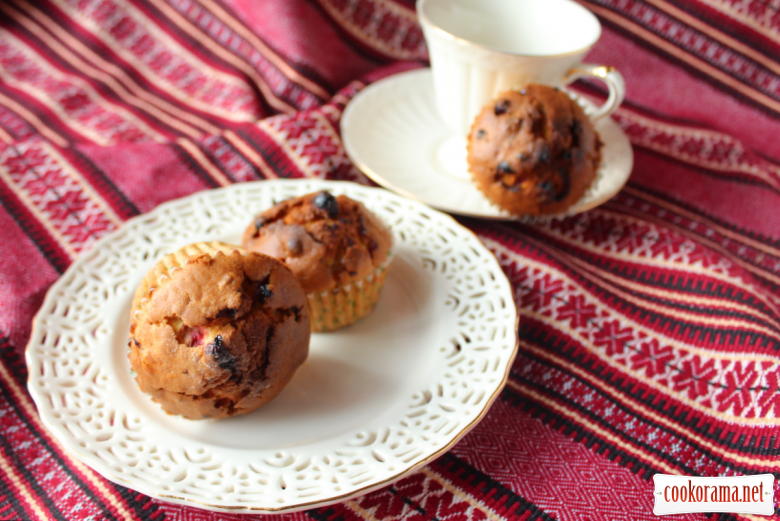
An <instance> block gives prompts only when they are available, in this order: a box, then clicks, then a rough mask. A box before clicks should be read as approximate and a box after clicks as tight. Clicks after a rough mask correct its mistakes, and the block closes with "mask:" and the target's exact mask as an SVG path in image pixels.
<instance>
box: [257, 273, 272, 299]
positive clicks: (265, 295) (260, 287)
mask: <svg viewBox="0 0 780 521" xmlns="http://www.w3.org/2000/svg"><path fill="white" fill-rule="evenodd" d="M269 278H270V277H266V278H265V279H264V280H260V281H257V282H255V302H259V303H260V304H263V303H265V301H266V299H269V298H271V296H272V295H273V294H274V292H273V291H271V288H270V287H269V286H268V279H269Z"/></svg>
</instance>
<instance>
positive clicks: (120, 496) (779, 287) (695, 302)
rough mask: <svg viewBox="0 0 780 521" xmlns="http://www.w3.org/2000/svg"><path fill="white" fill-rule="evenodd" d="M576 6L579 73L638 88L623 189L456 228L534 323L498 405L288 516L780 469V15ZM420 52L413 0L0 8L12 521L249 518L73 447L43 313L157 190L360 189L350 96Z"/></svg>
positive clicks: (641, 1)
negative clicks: (59, 412) (59, 432)
mask: <svg viewBox="0 0 780 521" xmlns="http://www.w3.org/2000/svg"><path fill="white" fill-rule="evenodd" d="M582 3H583V4H584V5H585V6H586V7H588V8H589V9H591V10H593V11H594V12H595V13H596V14H597V15H598V16H599V18H600V20H601V21H602V24H603V25H604V34H603V36H602V38H601V40H600V42H599V43H598V44H597V46H596V47H595V48H594V50H593V51H592V53H591V55H590V56H589V57H588V61H591V62H595V63H606V64H610V65H614V66H616V67H617V68H618V69H619V70H620V71H621V72H622V73H623V75H624V76H625V78H626V82H627V86H628V98H627V101H626V103H625V104H624V106H623V107H622V108H621V109H620V110H619V111H618V112H617V114H616V115H615V116H614V117H615V119H616V120H617V121H618V122H619V123H620V125H621V126H622V128H623V129H624V130H625V132H626V133H627V134H628V136H629V137H630V139H631V141H632V143H633V146H634V153H635V165H636V166H635V168H634V172H633V175H632V178H631V181H630V182H629V185H628V186H627V187H626V188H625V189H624V190H623V191H622V192H621V193H620V194H619V195H618V196H617V197H616V198H615V199H614V200H612V201H611V202H609V203H608V204H606V205H604V206H602V207H600V208H598V209H596V210H593V211H590V212H587V213H585V214H583V215H580V216H577V217H574V218H570V219H567V220H564V221H560V222H555V223H553V224H547V225H534V226H524V225H517V224H508V223H507V224H496V223H491V222H480V221H478V220H462V222H463V224H465V225H466V226H468V227H470V228H471V229H473V230H474V231H475V232H476V233H477V234H478V235H479V237H480V238H481V239H482V240H483V241H484V243H485V244H486V245H487V246H488V247H489V248H490V249H491V250H492V251H493V252H494V253H495V254H496V256H497V257H498V259H499V261H500V262H501V264H502V266H503V267H504V270H505V272H506V274H507V276H508V277H509V279H510V280H511V282H512V284H513V286H514V288H515V296H516V301H517V304H518V308H519V312H520V315H521V317H520V331H519V335H520V351H519V355H518V357H517V360H516V362H515V364H514V366H513V368H512V372H511V375H510V379H509V383H508V385H507V386H506V388H505V389H504V391H503V392H502V393H501V395H500V399H499V400H498V401H497V402H496V403H495V405H494V406H493V408H492V409H491V411H490V413H489V415H488V416H487V417H486V418H485V420H484V421H483V422H482V423H481V424H480V425H479V426H478V427H477V428H476V429H475V430H474V431H472V432H471V433H470V434H469V435H468V436H467V437H466V438H465V439H464V440H463V441H461V442H460V443H459V444H458V445H457V446H456V447H455V448H454V449H453V450H452V451H451V452H450V453H449V454H447V455H446V456H444V457H442V458H441V459H439V460H438V461H436V462H434V463H432V464H431V465H430V466H428V467H427V468H425V469H423V470H422V471H421V472H418V473H417V474H415V475H413V476H411V477H408V478H406V479H403V480H401V481H400V482H398V483H396V484H395V485H393V486H391V487H387V488H385V489H383V490H380V491H378V492H375V493H372V494H370V495H368V496H365V497H362V498H359V499H356V500H352V501H347V502H345V503H342V504H339V505H336V506H332V507H328V508H321V509H315V510H311V511H308V512H302V513H298V514H290V515H285V516H281V517H278V518H277V519H280V521H281V520H282V519H284V520H286V519H301V520H303V519H314V520H317V521H325V520H331V521H335V520H344V521H351V520H359V519H368V520H380V521H386V520H388V521H389V520H396V519H398V520H400V519H412V520H420V521H423V520H432V521H435V520H442V521H443V520H481V519H491V520H496V519H502V518H518V519H534V520H535V519H559V520H586V519H587V520H601V519H605V520H606V519H610V520H611V519H630V520H643V519H655V517H654V516H653V515H652V503H653V499H652V498H653V496H652V481H651V477H652V475H653V474H654V473H656V472H664V473H671V474H674V473H681V474H698V475H708V476H710V475H735V474H749V473H758V472H762V473H763V472H772V473H775V475H776V476H780V436H778V434H780V430H779V428H780V388H779V386H780V351H779V348H780V13H778V3H777V2H769V1H764V0H587V1H582ZM426 59H427V52H426V48H425V42H424V40H423V38H422V33H421V31H420V28H419V26H418V25H417V21H416V17H415V14H414V10H413V4H412V2H411V1H401V0H397V1H396V0H148V1H141V0H51V1H47V2H33V1H31V0H16V1H9V2H2V3H0V520H3V519H60V520H65V519H67V520H81V519H94V520H98V519H154V520H163V519H166V520H207V519H241V518H242V517H240V516H237V515H236V516H226V515H218V514H212V513H208V512H203V511H199V510H196V509H192V508H187V507H180V506H173V505H169V504H166V503H163V502H159V501H156V500H151V499H149V498H148V497H145V496H143V495H141V494H138V493H136V492H134V491H132V490H128V489H126V488H124V487H121V486H117V485H114V484H112V483H110V482H108V481H106V480H104V479H103V478H101V477H99V476H98V475H96V474H95V473H94V472H92V471H91V470H90V469H88V468H86V467H85V466H84V465H82V464H80V463H78V462H77V461H76V460H75V459H73V458H72V457H71V456H70V455H69V454H68V453H67V452H66V451H65V450H64V449H63V448H62V447H61V446H60V445H59V444H58V443H57V442H56V441H55V440H54V439H53V438H52V437H51V436H50V435H49V434H48V432H47V431H46V429H45V428H44V427H43V425H42V424H41V422H40V421H39V420H38V416H37V412H36V410H35V406H34V405H33V404H32V402H31V400H30V397H29V395H28V394H27V391H26V389H25V381H26V377H27V374H26V368H25V366H24V362H23V351H24V347H25V344H26V342H27V339H28V336H29V333H30V325H31V320H32V317H33V315H34V313H35V312H36V311H37V309H38V307H39V306H40V304H41V301H42V299H43V297H44V294H45V292H46V290H47V289H48V288H49V286H50V285H51V284H52V282H54V281H55V280H56V279H57V278H58V277H59V276H60V275H61V274H62V273H63V272H64V270H65V269H66V268H67V267H68V265H69V264H70V263H71V261H72V260H73V259H74V258H76V257H77V256H78V255H79V254H80V253H81V252H83V251H86V250H87V249H89V248H90V247H91V246H92V245H93V244H94V243H95V241H96V240H98V239H100V238H101V237H103V236H105V235H106V234H107V233H110V232H111V231H112V230H115V229H117V227H119V226H120V225H121V224H122V222H123V221H124V220H126V219H128V218H130V217H132V216H134V215H137V214H139V213H143V212H146V211H148V210H150V209H152V208H154V207H155V206H157V205H158V204H160V203H162V202H164V201H167V200H169V199H173V198H177V197H180V196H183V195H187V194H190V193H192V192H196V191H199V190H205V189H210V188H214V187H218V186H222V185H226V184H230V183H234V182H242V181H249V180H256V179H263V178H276V177H322V178H330V179H348V180H354V181H357V182H362V183H367V182H368V181H367V179H366V178H365V177H364V176H363V175H362V174H361V173H360V172H359V171H357V170H356V169H355V168H354V167H353V166H352V165H351V164H350V162H349V160H348V159H347V157H346V155H345V153H344V150H343V148H342V145H341V141H340V138H339V117H340V115H341V111H342V109H343V108H344V105H345V104H346V103H347V102H348V101H349V99H350V98H351V97H352V96H354V95H355V93H357V92H358V91H359V90H360V89H361V88H363V87H364V86H365V85H366V84H368V83H370V82H371V81H374V80H376V79H378V78H381V77H383V76H385V75H388V74H391V73H393V72H398V71H401V70H405V69H408V68H413V67H420V66H424V65H425V60H426ZM582 89H584V92H586V93H588V94H591V95H593V96H596V97H602V98H603V90H602V86H600V85H597V84H592V85H591V84H588V85H583V86H582ZM741 517H742V516H731V515H721V516H718V515H713V516H706V515H703V514H701V515H690V516H681V517H679V519H705V518H714V519H720V518H722V519H734V518H741ZM776 517H778V516H776ZM672 518H673V517H672ZM756 519H766V518H758V517H756Z"/></svg>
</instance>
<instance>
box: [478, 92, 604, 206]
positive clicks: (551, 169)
mask: <svg viewBox="0 0 780 521" xmlns="http://www.w3.org/2000/svg"><path fill="white" fill-rule="evenodd" d="M600 163H601V141H600V140H599V137H598V134H597V133H596V131H595V129H594V128H593V123H592V122H591V121H590V119H589V118H588V117H587V116H586V115H585V112H584V111H583V110H582V107H580V106H579V105H578V104H577V102H575V101H574V100H572V99H571V98H570V97H569V96H568V95H567V94H566V93H564V92H562V91H560V90H558V89H556V88H553V87H547V86H544V85H527V86H526V87H524V88H522V89H520V90H519V91H514V90H512V91H508V92H504V93H503V94H501V95H500V96H498V98H496V100H495V101H494V102H492V103H490V104H489V105H487V106H485V107H484V108H483V109H482V111H481V112H480V113H479V115H478V116H477V117H476V118H475V120H474V123H473V125H472V127H471V132H470V134H469V138H468V164H469V170H470V172H471V175H472V178H473V180H474V182H475V184H476V185H477V187H478V188H479V189H480V190H481V191H482V192H483V193H484V194H485V196H486V197H487V198H488V199H489V200H490V201H492V202H493V203H495V204H496V205H498V206H499V207H501V208H503V209H504V210H506V211H508V212H509V213H511V214H514V215H543V214H558V213H563V212H565V211H566V210H568V209H569V208H570V207H571V206H572V205H573V204H574V203H576V202H577V201H579V200H580V199H581V198H582V196H583V195H584V194H585V192H586V191H587V190H588V188H589V187H590V186H591V183H593V180H594V179H595V178H596V173H597V171H598V168H599V165H600Z"/></svg>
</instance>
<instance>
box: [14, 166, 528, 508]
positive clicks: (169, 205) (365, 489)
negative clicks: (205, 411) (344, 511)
mask: <svg viewBox="0 0 780 521" xmlns="http://www.w3.org/2000/svg"><path fill="white" fill-rule="evenodd" d="M304 182H308V184H309V185H313V186H315V187H317V188H315V189H328V188H329V187H338V188H339V189H341V188H343V189H344V190H345V191H346V192H347V193H348V191H349V190H350V189H360V190H369V191H372V190H377V191H380V192H382V193H383V194H384V197H389V198H391V199H398V200H400V201H402V202H403V203H404V204H410V205H412V206H417V207H420V208H421V209H424V210H425V211H427V212H432V213H434V214H438V217H439V218H442V219H444V221H445V222H447V223H448V224H450V225H451V226H453V227H455V228H458V229H459V230H460V231H462V232H465V233H466V234H467V235H470V236H471V237H473V239H474V241H475V244H474V245H472V246H475V247H477V248H480V249H481V250H482V252H483V253H486V254H487V255H488V259H489V262H490V263H492V268H493V271H494V272H495V273H496V274H497V275H498V276H499V277H501V278H502V279H503V287H504V289H505V290H506V291H507V293H506V294H505V295H503V296H504V297H505V300H506V305H507V306H508V308H509V311H514V321H513V336H514V343H513V346H512V348H511V350H510V351H511V352H510V353H509V355H508V356H507V358H506V362H505V365H504V367H503V375H502V376H501V378H500V379H499V380H498V381H497V382H496V384H495V386H494V389H493V390H492V393H491V394H490V395H489V396H488V397H487V398H486V400H485V402H484V404H483V406H482V408H481V409H480V410H479V411H478V412H477V414H476V415H474V416H473V419H472V420H471V421H470V422H469V423H467V424H466V425H464V426H463V427H458V428H457V429H456V431H455V432H454V433H453V434H452V436H451V439H450V440H449V441H448V442H447V443H445V444H444V445H443V446H441V447H440V448H439V449H438V450H435V451H432V452H430V453H427V454H424V457H423V458H422V459H421V460H419V461H417V462H415V463H411V464H409V465H407V466H405V467H404V466H401V467H400V468H399V469H398V470H397V472H395V474H393V475H392V476H390V477H388V478H386V479H383V480H382V481H380V482H374V483H369V484H368V485H366V486H362V487H360V486H359V487H357V488H355V489H353V490H348V491H346V492H345V493H343V494H340V495H330V496H328V497H323V498H319V499H316V500H312V501H308V502H298V503H295V504H289V505H283V506H279V507H272V506H257V505H253V504H251V503H248V502H247V503H241V504H238V503H235V502H234V503H233V504H232V505H226V504H218V503H217V504H215V503H208V502H204V501H197V500H194V499H192V498H187V497H182V496H176V495H172V494H165V493H163V492H160V491H159V490H154V489H152V488H150V487H147V486H145V485H144V484H139V483H138V482H134V481H131V480H127V479H124V478H122V477H120V476H118V475H116V474H114V473H113V472H111V470H110V466H109V465H108V464H107V463H106V462H105V461H101V460H99V459H97V460H96V458H95V457H94V456H87V455H84V454H82V453H81V452H79V450H78V449H77V448H76V447H74V446H73V445H72V444H71V441H72V440H74V441H75V438H73V437H72V436H71V435H70V433H68V431H67V429H66V428H65V427H60V426H56V425H55V424H54V423H52V421H50V418H49V417H48V415H47V414H46V413H44V412H42V410H45V409H42V407H41V404H42V403H43V402H44V400H45V399H46V398H47V394H45V393H43V392H42V391H41V392H40V394H39V389H38V387H37V386H36V385H35V383H34V382H33V368H35V369H36V370H37V369H39V365H40V362H38V363H37V364H36V360H37V359H36V357H35V355H33V353H32V346H33V344H34V343H35V342H36V341H39V340H40V338H41V336H42V335H45V330H46V327H45V326H44V325H43V324H42V319H43V317H44V316H45V315H47V310H48V309H50V307H51V305H52V303H53V302H52V301H53V300H55V298H56V297H55V294H56V292H57V290H58V289H59V288H60V286H65V282H66V281H67V280H68V276H69V275H73V274H74V273H75V272H76V271H77V270H78V269H79V268H80V266H81V265H82V264H86V261H87V259H89V258H90V254H91V253H94V252H97V251H98V250H100V249H104V248H106V247H107V246H108V245H110V244H111V243H112V242H113V241H116V240H117V239H118V238H119V237H121V235H122V233H123V232H124V231H125V229H126V228H129V227H131V226H134V225H136V224H138V223H141V222H143V221H145V220H150V221H152V220H155V219H156V218H157V217H159V216H162V215H164V214H165V213H166V212H167V211H169V210H171V209H173V208H175V207H176V206H178V205H183V204H185V203H190V204H191V203H193V202H195V201H196V200H198V199H199V198H201V197H204V196H205V197H210V196H215V195H216V194H221V193H229V192H231V191H239V190H241V189H246V188H247V187H249V189H252V188H253V186H251V185H254V186H255V187H258V188H260V189H262V188H261V187H265V186H270V184H272V183H273V184H276V183H279V184H290V183H300V184H303V183H304ZM350 186H351V187H352V188H350ZM303 193H306V192H301V194H303ZM518 326H519V315H518V314H517V309H516V304H515V301H514V296H513V292H512V287H511V284H510V283H509V282H508V279H506V275H505V274H504V272H503V270H502V269H501V267H500V264H499V262H498V260H497V259H496V257H495V255H494V254H493V252H491V251H490V250H489V249H488V248H487V247H486V246H485V245H484V244H483V243H482V242H481V241H480V240H479V238H478V237H477V235H476V234H475V233H474V232H473V231H471V230H470V229H468V228H466V227H465V226H463V225H461V224H460V223H458V222H457V221H456V220H455V219H454V218H452V217H451V216H450V215H448V214H446V213H444V212H441V211H439V210H436V209H433V208H430V207H428V206H427V205H425V204H423V203H420V202H418V201H416V200H413V199H407V198H404V197H401V196H399V195H397V194H395V193H393V192H391V191H388V190H385V189H382V188H375V187H368V186H365V185H360V184H357V183H354V182H351V181H330V180H320V179H310V178H308V179H307V178H304V179H276V180H261V181H252V182H247V183H236V184H232V185H229V186H225V187H220V188H215V189H210V190H208V189H207V190H202V191H199V192H195V193H193V194H190V195H187V196H184V197H181V198H178V199H174V200H171V201H167V202H165V203H162V204H160V205H158V206H157V207H155V208H154V209H152V210H151V211H149V212H146V213H143V214H140V215H137V216H135V217H132V218H130V219H128V220H127V221H125V222H124V223H123V224H122V225H121V226H120V227H119V228H117V229H116V230H114V231H112V232H111V233H109V234H108V235H106V236H105V237H103V238H101V239H100V240H99V241H97V242H96V243H95V244H94V245H93V246H92V248H91V249H90V250H88V251H86V252H82V254H81V256H79V257H78V258H76V259H75V260H74V261H73V262H72V263H71V265H70V266H68V268H67V270H66V271H65V272H64V273H63V274H62V275H61V276H60V277H59V278H58V279H57V281H55V282H54V283H53V284H52V286H51V287H50V288H49V289H48V290H47V292H46V296H45V297H44V300H43V302H42V304H41V307H40V309H39V310H38V312H36V314H35V316H34V318H33V321H32V330H31V334H30V340H29V341H28V344H27V346H26V347H25V363H26V366H27V369H28V377H27V385H26V387H27V390H28V392H29V393H30V396H31V398H32V400H33V403H34V404H35V406H36V409H37V410H38V416H39V418H40V419H41V421H42V423H43V425H44V426H45V427H46V428H47V430H48V431H49V432H50V433H51V434H52V435H53V437H54V438H55V440H56V441H57V442H59V443H60V445H61V446H62V447H64V448H65V449H66V451H67V452H68V453H70V454H71V455H73V456H75V457H76V459H77V460H79V461H80V462H81V463H83V464H85V465H86V466H88V467H89V468H91V469H92V470H94V471H96V472H97V473H99V474H100V475H102V476H103V477H104V478H106V479H108V480H109V481H111V482H114V483H117V484H119V485H122V486H126V487H128V488H131V489H133V490H136V491H138V492H141V493H143V494H145V495H147V496H150V497H153V498H156V499H159V500H162V501H166V502H170V503H174V504H179V505H184V506H191V507H195V508H200V509H204V510H208V511H214V512H224V513H234V514H235V513H239V514H262V513H269V514H275V513H290V512H296V511H300V510H304V509H310V508H314V507H323V506H327V505H331V504H334V503H339V502H342V501H345V500H348V499H351V498H355V497H359V496H362V495H365V494H367V493H370V492H372V491H374V490H377V489H380V488H382V487H385V486H387V485H389V484H391V483H394V482H395V481H398V480H400V479H402V478H404V477H405V476H408V475H410V474H412V473H414V472H416V471H417V470H419V469H420V468H422V467H424V466H425V465H427V464H429V463H430V462H432V461H433V460H435V459H437V458H439V457H440V456H442V455H444V454H445V453H446V452H448V451H449V450H450V449H451V448H452V447H453V446H454V445H455V444H457V443H458V442H459V441H460V440H461V439H462V438H463V437H464V436H465V435H466V434H467V433H468V432H470V431H471V430H472V429H473V428H474V427H475V426H476V425H477V424H478V423H479V422H480V421H481V420H482V419H483V418H484V416H485V415H486V414H487V412H488V411H489V410H490V408H491V406H492V405H493V403H494V402H495V400H496V399H497V398H498V395H499V394H500V392H501V391H502V390H503V388H504V386H505V385H506V382H507V380H508V377H509V373H510V370H511V367H512V363H513V361H514V359H515V358H516V355H517V352H518V349H519V338H518ZM201 443H205V442H201ZM238 450H239V452H240V449H238Z"/></svg>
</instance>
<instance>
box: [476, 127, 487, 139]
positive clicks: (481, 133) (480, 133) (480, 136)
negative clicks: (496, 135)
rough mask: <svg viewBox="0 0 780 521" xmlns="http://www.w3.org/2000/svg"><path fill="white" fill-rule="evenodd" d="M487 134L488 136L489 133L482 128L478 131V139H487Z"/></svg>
mask: <svg viewBox="0 0 780 521" xmlns="http://www.w3.org/2000/svg"><path fill="white" fill-rule="evenodd" d="M485 134H487V132H485V130H484V129H482V128H481V129H479V130H477V138H479V139H482V138H483V137H485Z"/></svg>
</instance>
